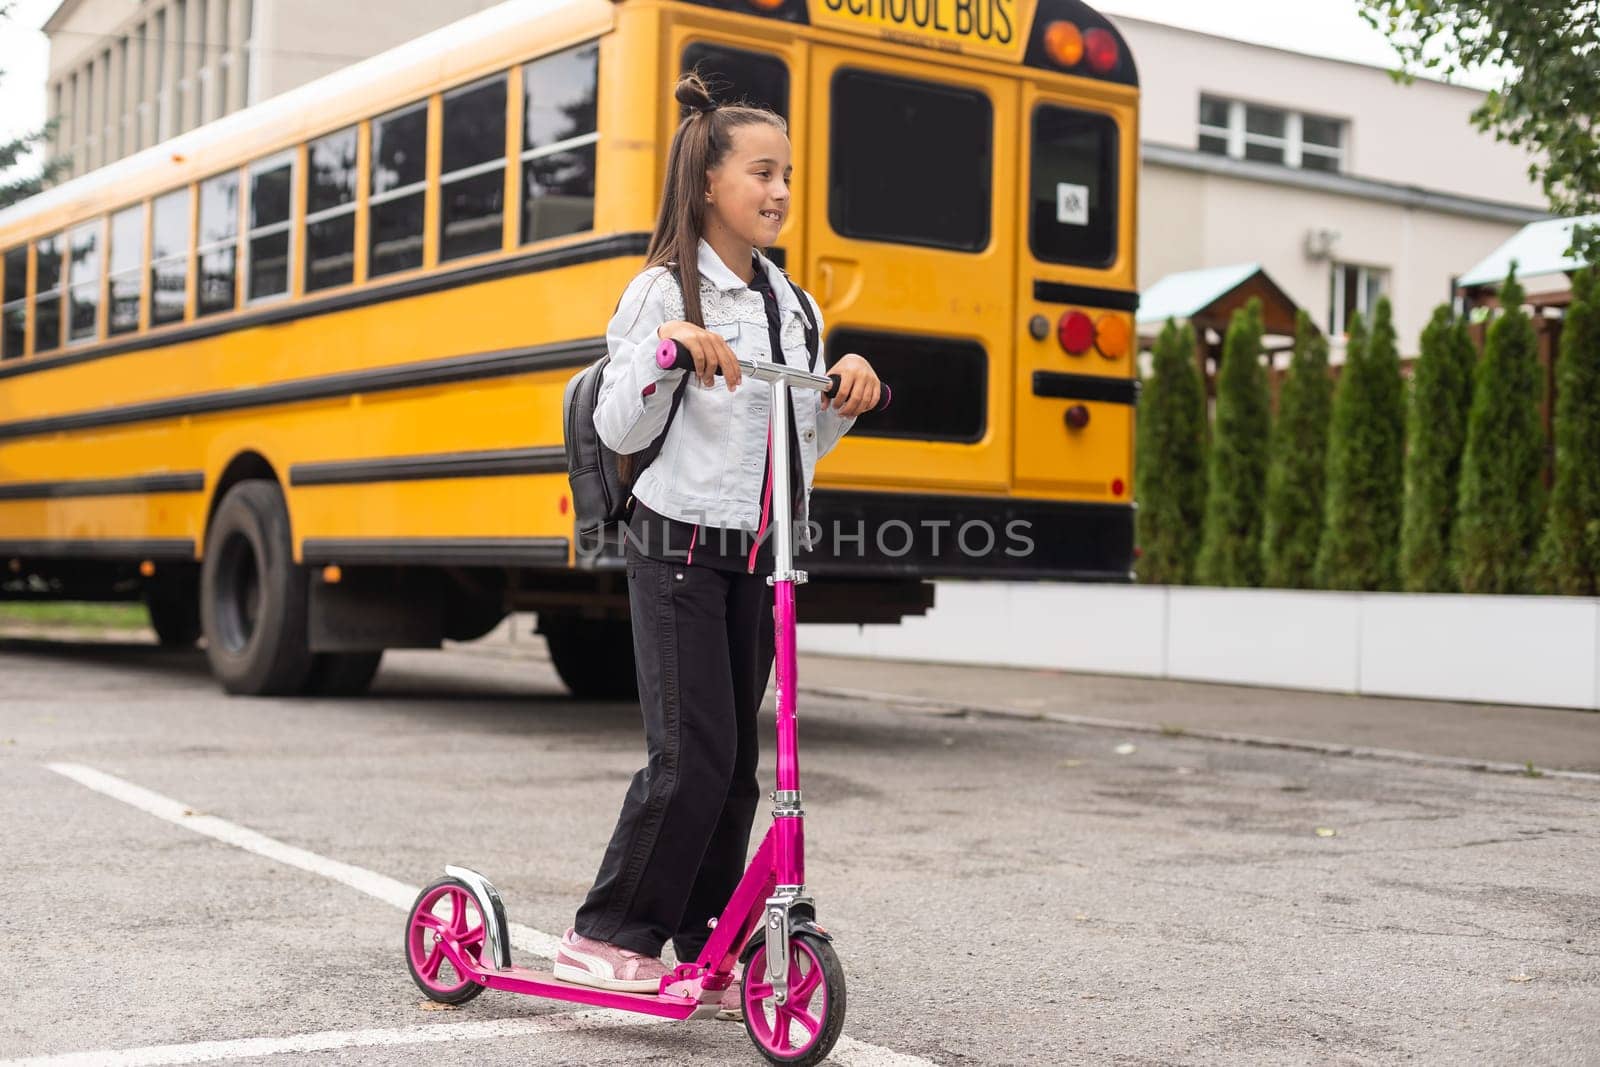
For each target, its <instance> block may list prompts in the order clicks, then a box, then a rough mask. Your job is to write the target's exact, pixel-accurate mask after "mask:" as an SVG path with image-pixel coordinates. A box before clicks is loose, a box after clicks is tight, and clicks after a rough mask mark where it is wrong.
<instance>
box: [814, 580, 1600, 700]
mask: <svg viewBox="0 0 1600 1067" xmlns="http://www.w3.org/2000/svg"><path fill="white" fill-rule="evenodd" d="M799 645H800V650H801V651H802V652H815V653H825V654H833V655H843V656H858V657H865V658H869V659H890V660H911V661H924V662H938V663H967V664H976V665H981V666H989V667H1028V668H1046V669H1056V670H1063V671H1077V672H1083V673H1090V674H1119V675H1134V676H1141V677H1150V678H1175V679H1184V680H1189V681H1202V682H1223V683H1230V684H1236V685H1263V686H1272V687H1276V688H1283V689H1306V690H1319V691H1326V692H1343V693H1364V694H1369V695H1374V696H1400V697H1418V698H1423V699H1435V700H1460V701H1481V702H1487V703H1496V704H1527V705H1540V706H1548V707H1564V708H1585V709H1595V710H1600V600H1595V599H1585V598H1579V597H1492V596H1416V595H1410V594H1389V593H1324V592H1292V591H1287V590H1243V589H1206V588H1187V587H1185V588H1179V587H1169V586H1106V585H1073V584H1068V583H1054V582H1026V583H1025V582H1017V583H1005V582H994V583H978V582H940V583H938V589H937V592H936V596H935V600H934V607H933V609H932V610H930V611H929V612H928V614H927V615H926V616H923V617H920V618H909V619H906V620H905V621H904V622H902V623H900V624H899V625H873V626H851V625H832V624H828V625H824V624H811V625H806V626H802V627H800V637H799Z"/></svg>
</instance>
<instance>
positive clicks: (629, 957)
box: [550, 930, 669, 993]
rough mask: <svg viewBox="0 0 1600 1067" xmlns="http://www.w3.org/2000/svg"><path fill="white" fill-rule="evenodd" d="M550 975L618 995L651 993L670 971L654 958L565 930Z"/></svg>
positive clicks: (658, 987)
mask: <svg viewBox="0 0 1600 1067" xmlns="http://www.w3.org/2000/svg"><path fill="white" fill-rule="evenodd" d="M550 973H551V974H553V975H555V977H557V978H559V979H561V980H562V981H563V982H571V983H573V984H574V985H586V986H592V987H594V988H595V989H610V990H614V991H616V992H618V993H654V992H656V991H657V990H658V989H660V988H661V979H662V978H663V977H665V976H666V975H667V974H668V973H669V971H668V968H667V966H666V964H664V963H662V962H661V961H660V960H659V959H657V958H656V957H654V956H646V955H644V954H643V953H640V952H633V951H631V950H629V949H625V948H622V947H621V946H619V945H612V944H608V943H606V942H604V941H596V940H594V939H593V938H589V937H583V936H581V935H580V934H579V933H578V932H577V931H576V930H568V931H567V932H566V934H565V935H564V936H563V937H562V938H561V949H560V951H558V952H557V953H556V965H555V966H554V967H552V968H551V969H550Z"/></svg>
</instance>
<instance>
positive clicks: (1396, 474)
mask: <svg viewBox="0 0 1600 1067" xmlns="http://www.w3.org/2000/svg"><path fill="white" fill-rule="evenodd" d="M1405 422H1406V412H1405V394H1404V391H1403V389H1402V387H1401V384H1400V357H1399V354H1398V353H1397V352H1396V350H1395V336H1394V317H1393V310H1392V309H1391V308H1390V306H1389V300H1388V298H1387V297H1384V298H1383V299H1380V300H1379V301H1378V306H1377V307H1376V308H1375V309H1374V311H1373V315H1372V333H1371V335H1370V336H1369V335H1368V334H1367V333H1366V330H1365V323H1363V322H1362V321H1361V320H1360V318H1359V317H1357V318H1356V320H1355V321H1354V322H1353V323H1352V325H1351V328H1350V343H1349V347H1348V348H1347V350H1346V353H1345V361H1344V370H1343V372H1342V373H1341V374H1340V375H1339V387H1338V389H1337V390H1336V391H1335V392H1334V398H1333V430H1332V433H1331V435H1330V439H1329V442H1328V504H1327V509H1326V512H1325V523H1324V525H1323V529H1322V545H1321V549H1320V551H1319V553H1318V556H1317V584H1318V585H1320V586H1322V587H1323V588H1324V589H1360V590H1368V591H1371V590H1383V589H1395V588H1398V587H1399V584H1400V551H1399V549H1400V510H1401V477H1402V475H1403V473H1404V471H1403V468H1402V463H1403V458H1402V452H1403V451H1404V448H1405Z"/></svg>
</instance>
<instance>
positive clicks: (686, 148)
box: [645, 71, 789, 326]
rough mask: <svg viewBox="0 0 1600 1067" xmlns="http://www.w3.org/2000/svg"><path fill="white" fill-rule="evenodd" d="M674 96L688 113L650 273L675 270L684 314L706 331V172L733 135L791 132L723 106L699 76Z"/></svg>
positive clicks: (773, 119)
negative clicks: (762, 129) (754, 129)
mask: <svg viewBox="0 0 1600 1067" xmlns="http://www.w3.org/2000/svg"><path fill="white" fill-rule="evenodd" d="M673 96H674V97H676V98H677V101H678V103H680V104H682V105H683V106H684V107H685V108H687V109H688V114H687V115H686V117H685V118H684V120H683V121H682V122H680V123H679V124H678V132H677V133H675V134H673V135H672V147H671V149H669V150H668V152H667V181H666V184H665V185H664V186H663V187H662V189H661V212H660V214H659V215H657V216H656V229H655V233H653V234H651V236H650V250H649V251H648V252H647V253H646V254H645V267H646V268H650V267H661V266H672V265H674V264H676V267H677V274H678V280H679V282H680V283H681V284H682V285H683V313H684V318H685V320H686V321H688V322H692V323H694V324H695V325H696V326H704V325H705V322H704V320H703V319H702V318H701V315H700V237H701V234H702V233H703V232H704V229H705V222H706V184H707V183H706V172H707V171H711V170H715V169H716V168H717V167H718V166H719V165H720V164H721V163H722V161H723V160H724V159H726V158H727V155H728V151H729V150H730V149H731V148H732V147H733V131H734V130H736V129H738V128H739V127H740V126H750V125H754V124H756V123H764V124H766V125H768V126H775V127H777V128H778V129H780V130H782V131H783V132H784V133H788V132H789V125H788V123H786V122H784V121H783V118H782V116H780V115H777V114H775V113H774V112H771V111H768V110H766V109H765V108H759V107H749V106H746V105H744V104H730V105H727V106H725V107H724V106H719V105H718V104H717V103H716V102H715V101H714V100H713V99H712V98H711V90H709V89H708V88H706V84H705V82H703V81H702V80H701V79H700V75H699V73H698V72H696V71H689V72H688V73H687V74H685V75H684V76H683V77H681V78H679V79H678V85H677V88H676V89H675V90H674V91H673Z"/></svg>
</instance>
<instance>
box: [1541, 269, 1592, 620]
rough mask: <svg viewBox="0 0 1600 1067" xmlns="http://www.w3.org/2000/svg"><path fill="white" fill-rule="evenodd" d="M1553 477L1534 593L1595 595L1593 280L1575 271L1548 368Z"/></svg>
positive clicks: (1586, 272)
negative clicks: (1552, 366)
mask: <svg viewBox="0 0 1600 1067" xmlns="http://www.w3.org/2000/svg"><path fill="white" fill-rule="evenodd" d="M1555 437H1556V471H1555V474H1556V477H1555V490H1554V492H1552V493H1551V494H1550V513H1549V515H1548V517H1547V518H1546V520H1545V529H1544V537H1543V538H1542V540H1541V541H1540V544H1539V555H1538V563H1537V566H1536V575H1535V577H1536V584H1537V587H1538V589H1539V591H1540V592H1545V593H1566V594H1569V595H1576V596H1600V282H1597V280H1596V278H1595V275H1594V270H1593V269H1592V268H1591V269H1589V270H1584V271H1581V272H1579V274H1578V275H1577V277H1576V278H1574V279H1573V283H1572V304H1571V305H1570V306H1569V307H1568V308H1567V318H1566V323H1565V324H1564V326H1563V328H1562V331H1561V355H1560V357H1559V361H1558V362H1557V364H1556V428H1555Z"/></svg>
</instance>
